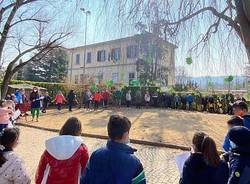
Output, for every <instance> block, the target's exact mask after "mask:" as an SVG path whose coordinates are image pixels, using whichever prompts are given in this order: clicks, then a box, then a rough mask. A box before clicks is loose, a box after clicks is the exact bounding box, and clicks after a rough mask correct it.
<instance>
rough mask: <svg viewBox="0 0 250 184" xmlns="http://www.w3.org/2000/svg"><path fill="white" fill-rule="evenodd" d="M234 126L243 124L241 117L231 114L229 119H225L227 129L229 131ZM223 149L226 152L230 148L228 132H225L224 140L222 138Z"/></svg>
mask: <svg viewBox="0 0 250 184" xmlns="http://www.w3.org/2000/svg"><path fill="white" fill-rule="evenodd" d="M235 126H243V118H241V117H240V116H233V117H232V118H231V119H230V120H228V121H227V127H228V131H230V129H231V128H233V127H235ZM223 149H224V150H225V151H226V152H228V151H230V150H231V146H230V141H229V135H228V133H227V135H226V137H225V140H224V144H223Z"/></svg>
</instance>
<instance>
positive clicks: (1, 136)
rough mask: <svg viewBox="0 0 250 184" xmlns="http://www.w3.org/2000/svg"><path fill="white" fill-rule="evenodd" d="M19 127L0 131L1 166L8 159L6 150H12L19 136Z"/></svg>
mask: <svg viewBox="0 0 250 184" xmlns="http://www.w3.org/2000/svg"><path fill="white" fill-rule="evenodd" d="M19 134H20V133H19V129H18V128H6V129H3V130H2V132H0V167H2V165H3V164H4V163H5V162H6V161H7V160H6V158H5V157H4V152H7V151H12V147H13V145H14V143H15V141H17V139H18V138H19Z"/></svg>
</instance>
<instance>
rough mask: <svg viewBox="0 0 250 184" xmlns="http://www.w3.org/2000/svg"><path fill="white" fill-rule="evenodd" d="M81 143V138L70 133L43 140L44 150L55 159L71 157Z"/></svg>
mask: <svg viewBox="0 0 250 184" xmlns="http://www.w3.org/2000/svg"><path fill="white" fill-rule="evenodd" d="M81 144H83V141H82V138H81V137H78V136H71V135H60V136H57V137H53V138H51V139H49V140H47V141H46V142H45V147H46V150H47V151H48V152H49V154H50V155H52V156H53V157H54V158H56V159H57V160H67V159H69V158H71V157H72V156H73V155H74V153H75V152H76V151H77V149H78V148H79V147H80V146H81Z"/></svg>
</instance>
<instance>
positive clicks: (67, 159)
mask: <svg viewBox="0 0 250 184" xmlns="http://www.w3.org/2000/svg"><path fill="white" fill-rule="evenodd" d="M81 132H82V125H81V122H80V120H79V119H77V118H74V117H72V118H69V119H68V120H67V121H66V123H65V124H64V125H63V127H62V128H61V130H60V133H59V136H56V137H53V138H50V139H48V140H47V141H46V142H45V147H46V150H45V151H44V153H43V155H42V156H41V160H40V162H39V166H38V168H37V172H36V177H35V183H36V184H41V183H60V184H76V183H79V181H80V176H81V173H82V172H83V171H84V170H85V167H86V164H87V162H88V158H89V155H88V149H87V147H86V146H85V145H84V143H83V141H82V138H81V137H80V135H81Z"/></svg>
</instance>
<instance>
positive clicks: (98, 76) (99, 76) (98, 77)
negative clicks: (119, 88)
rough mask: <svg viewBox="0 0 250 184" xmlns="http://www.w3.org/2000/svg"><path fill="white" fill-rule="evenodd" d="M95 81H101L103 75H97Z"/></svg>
mask: <svg viewBox="0 0 250 184" xmlns="http://www.w3.org/2000/svg"><path fill="white" fill-rule="evenodd" d="M97 79H98V80H99V81H100V80H103V74H102V73H100V74H98V75H97Z"/></svg>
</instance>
